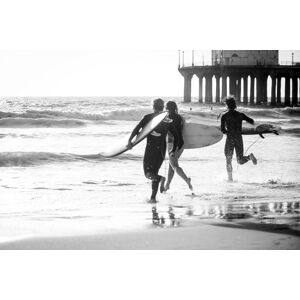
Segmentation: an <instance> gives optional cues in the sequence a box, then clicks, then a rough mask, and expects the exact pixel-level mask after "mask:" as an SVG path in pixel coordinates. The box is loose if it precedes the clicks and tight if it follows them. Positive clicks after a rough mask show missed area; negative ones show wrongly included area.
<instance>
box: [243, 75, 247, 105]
mask: <svg viewBox="0 0 300 300" xmlns="http://www.w3.org/2000/svg"><path fill="white" fill-rule="evenodd" d="M243 81H244V98H243V102H244V103H245V104H248V76H244V77H243Z"/></svg>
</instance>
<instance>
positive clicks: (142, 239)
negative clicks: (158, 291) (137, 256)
mask: <svg viewBox="0 0 300 300" xmlns="http://www.w3.org/2000/svg"><path fill="white" fill-rule="evenodd" d="M299 248H300V230H299V228H298V229H297V230H296V229H291V228H289V227H287V226H282V225H275V224H269V225H266V224H253V223H252V222H228V221H223V220H218V221H214V222H211V221H201V222H200V224H189V226H188V227H187V224H186V227H177V228H161V227H156V228H155V227H154V226H153V228H148V229H147V230H142V231H136V232H126V233H124V232H123V233H113V234H103V235H86V236H64V237H41V238H39V237H36V238H28V239H24V240H19V241H14V242H8V243H5V244H0V249H11V250H14V249H15V250H16V249H24V250H47V249H48V250H49V249H52V250H72V249H78V250H79V249H80V250H87V249H90V250H97V249H98V250H100V249H104V250H155V249H158V250H184V249H185V250H196V249H198V250H261V249H265V250H284V249H285V250H287V249H291V250H293V249H299Z"/></svg>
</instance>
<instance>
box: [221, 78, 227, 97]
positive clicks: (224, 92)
mask: <svg viewBox="0 0 300 300" xmlns="http://www.w3.org/2000/svg"><path fill="white" fill-rule="evenodd" d="M226 96H227V76H224V75H223V76H222V99H224V98H225V97H226Z"/></svg>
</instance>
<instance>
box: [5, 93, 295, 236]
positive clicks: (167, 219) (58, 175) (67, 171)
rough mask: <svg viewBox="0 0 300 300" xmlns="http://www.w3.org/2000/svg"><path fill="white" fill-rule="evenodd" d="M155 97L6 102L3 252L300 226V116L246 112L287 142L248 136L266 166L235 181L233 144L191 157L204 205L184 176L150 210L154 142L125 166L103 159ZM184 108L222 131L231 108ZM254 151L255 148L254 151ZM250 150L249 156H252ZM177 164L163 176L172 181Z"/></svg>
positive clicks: (186, 160)
mask: <svg viewBox="0 0 300 300" xmlns="http://www.w3.org/2000/svg"><path fill="white" fill-rule="evenodd" d="M153 99H155V97H52V98H47V97H35V98H32V97H22V98H1V99H0V167H1V169H0V170H1V175H0V195H1V196H0V242H7V241H11V240H17V239H22V238H25V237H41V236H60V235H78V234H94V233H103V234H105V233H111V232H120V231H130V230H139V229H144V228H145V227H150V228H152V227H153V228H155V226H160V227H170V226H175V227H176V226H192V225H191V224H194V222H199V221H201V220H202V219H215V218H222V219H227V220H229V221H230V220H235V219H248V220H249V222H253V223H272V224H273V223H274V224H282V225H283V226H288V227H291V228H294V229H298V228H299V224H300V193H299V191H300V172H299V167H300V152H299V149H300V109H299V108H269V107H250V106H247V107H240V111H242V112H244V113H246V114H247V115H249V116H250V117H252V118H253V119H255V121H256V122H258V123H259V122H261V123H271V124H275V125H278V126H280V127H281V128H282V130H281V132H280V135H279V136H277V135H271V134H268V135H265V138H264V139H262V138H260V137H258V136H245V137H244V144H245V150H247V153H248V154H249V153H250V152H253V153H254V154H255V156H256V157H257V159H258V164H257V166H254V165H252V164H251V162H249V163H248V164H246V165H243V166H238V165H237V163H236V161H235V159H234V163H233V164H234V173H233V175H234V182H233V183H228V182H227V181H226V178H227V175H226V169H225V157H224V151H223V149H224V143H225V138H223V139H222V140H221V141H220V142H218V143H217V144H215V145H212V146H209V147H206V148H201V149H193V150H186V151H185V152H184V154H183V156H182V158H181V160H180V163H181V166H182V168H183V169H184V170H185V172H186V173H187V174H188V176H190V177H191V178H192V184H193V186H194V190H195V195H193V196H192V195H191V194H190V192H189V190H188V188H187V186H186V185H185V183H184V182H183V181H182V180H181V179H180V178H178V176H176V175H175V178H174V180H173V182H172V184H171V189H170V190H169V191H168V192H166V193H165V194H159V195H158V201H159V202H158V203H157V204H156V205H150V204H148V203H147V199H148V198H149V195H150V188H151V185H150V182H149V181H148V180H146V178H145V177H144V174H143V166H142V159H143V151H144V147H145V142H142V143H140V144H139V145H138V146H137V147H135V148H134V149H132V150H131V151H128V152H126V153H124V154H122V155H120V156H118V157H115V158H110V159H108V158H104V157H102V156H101V154H100V153H101V151H103V150H104V149H106V148H107V147H109V146H110V145H112V144H113V143H116V142H118V141H119V140H120V139H121V138H123V137H124V136H126V135H128V134H129V133H130V132H131V130H132V129H133V128H134V126H135V125H136V124H137V122H138V121H139V120H140V119H141V117H142V116H143V115H144V114H146V113H149V112H151V101H152V100H153ZM164 99H165V100H166V101H168V100H175V101H176V102H177V103H178V105H179V108H180V113H182V114H183V116H184V117H185V119H186V120H187V121H192V122H199V123H205V124H210V125H213V126H219V125H220V122H219V120H217V117H218V115H219V114H220V113H221V112H223V111H225V107H224V106H222V105H214V106H212V107H211V106H208V105H205V104H203V105H199V104H198V103H197V102H196V101H194V102H192V103H183V102H182V99H181V98H179V97H178V98H176V97H175V98H174V97H173V98H172V97H165V98H164ZM249 147H250V148H249ZM247 148H249V149H247ZM167 167H168V160H167V158H166V160H165V163H164V164H163V166H162V168H161V175H164V176H165V175H166V174H167Z"/></svg>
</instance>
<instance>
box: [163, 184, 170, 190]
mask: <svg viewBox="0 0 300 300" xmlns="http://www.w3.org/2000/svg"><path fill="white" fill-rule="evenodd" d="M169 189H170V184H169V183H168V182H167V183H166V185H165V189H164V192H166V191H167V190H169Z"/></svg>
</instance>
